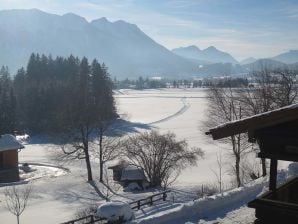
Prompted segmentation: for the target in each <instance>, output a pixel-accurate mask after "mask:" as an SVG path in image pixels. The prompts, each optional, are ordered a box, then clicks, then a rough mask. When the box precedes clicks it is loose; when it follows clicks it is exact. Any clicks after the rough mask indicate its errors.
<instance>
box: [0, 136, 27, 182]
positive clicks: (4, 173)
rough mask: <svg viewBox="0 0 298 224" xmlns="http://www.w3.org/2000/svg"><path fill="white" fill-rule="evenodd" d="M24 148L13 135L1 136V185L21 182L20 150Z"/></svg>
mask: <svg viewBox="0 0 298 224" xmlns="http://www.w3.org/2000/svg"><path fill="white" fill-rule="evenodd" d="M22 148H24V146H23V145H22V144H20V143H19V142H18V141H17V140H16V138H15V137H14V136H13V135H9V134H5V135H1V136H0V183H4V182H13V181H18V180H19V167H18V166H19V159H18V150H19V149H22Z"/></svg>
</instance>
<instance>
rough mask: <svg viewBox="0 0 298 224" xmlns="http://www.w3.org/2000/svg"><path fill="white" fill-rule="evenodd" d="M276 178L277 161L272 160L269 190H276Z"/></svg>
mask: <svg viewBox="0 0 298 224" xmlns="http://www.w3.org/2000/svg"><path fill="white" fill-rule="evenodd" d="M276 177H277V159H271V160H270V181H269V190H270V191H274V190H276Z"/></svg>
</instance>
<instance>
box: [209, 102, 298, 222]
mask: <svg viewBox="0 0 298 224" xmlns="http://www.w3.org/2000/svg"><path fill="white" fill-rule="evenodd" d="M246 132H247V133H248V136H249V140H248V141H249V142H257V143H258V145H259V148H260V153H259V154H258V156H259V157H261V158H267V159H270V182H269V192H267V193H265V194H264V195H262V196H260V197H258V198H257V199H255V200H253V201H251V202H249V203H248V206H249V207H252V208H255V209H256V218H257V221H256V223H298V178H297V177H296V178H295V179H293V180H291V181H289V182H287V183H285V184H284V185H282V186H280V187H278V188H277V186H276V177H277V165H278V160H286V161H296V162H298V104H294V105H291V106H287V107H283V108H280V109H277V110H273V111H270V112H266V113H262V114H258V115H255V116H252V117H248V118H245V119H241V120H237V121H233V122H229V123H226V124H223V125H220V126H217V127H215V128H212V129H210V130H209V131H208V132H207V133H206V134H211V135H212V137H213V139H214V140H217V139H221V138H225V137H229V136H232V135H236V134H239V133H246Z"/></svg>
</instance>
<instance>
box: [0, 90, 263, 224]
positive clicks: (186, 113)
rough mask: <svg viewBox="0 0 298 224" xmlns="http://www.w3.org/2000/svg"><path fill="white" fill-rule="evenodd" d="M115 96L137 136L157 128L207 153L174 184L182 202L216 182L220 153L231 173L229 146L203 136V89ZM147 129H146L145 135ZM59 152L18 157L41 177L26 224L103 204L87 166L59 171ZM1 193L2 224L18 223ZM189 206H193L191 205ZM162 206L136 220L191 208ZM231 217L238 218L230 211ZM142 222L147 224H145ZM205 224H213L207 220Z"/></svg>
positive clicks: (125, 195)
mask: <svg viewBox="0 0 298 224" xmlns="http://www.w3.org/2000/svg"><path fill="white" fill-rule="evenodd" d="M115 97H116V102H117V107H118V111H119V113H120V114H121V116H122V117H123V118H126V119H128V120H129V121H131V122H135V123H136V124H143V126H136V129H138V130H139V131H144V130H147V129H157V130H159V131H160V132H167V131H171V132H174V133H175V134H176V136H177V138H178V139H186V140H187V142H188V143H189V145H190V146H196V147H200V148H202V149H203V150H204V152H205V156H204V159H201V160H199V161H198V164H197V166H195V167H191V168H188V169H186V170H184V171H183V172H182V173H181V175H180V176H179V178H178V180H177V182H176V183H175V185H174V188H175V189H176V190H177V192H179V191H180V192H184V193H185V197H184V196H183V194H180V196H179V197H184V198H182V200H181V202H183V200H184V202H185V201H186V200H189V199H190V200H191V199H192V198H191V197H190V195H192V194H194V193H193V192H194V191H196V190H199V189H201V185H202V184H208V183H211V184H214V183H215V182H216V177H215V174H214V171H213V170H216V168H217V164H216V154H217V152H219V150H222V152H223V153H224V161H225V167H224V169H225V170H226V171H227V170H229V169H230V167H231V165H232V164H231V161H232V160H231V157H230V156H229V153H227V152H228V151H227V150H226V147H227V146H225V145H222V144H219V143H218V142H215V141H212V140H211V139H210V137H209V136H206V135H205V134H204V133H205V132H206V131H207V129H206V128H205V127H204V124H203V121H204V120H205V119H206V118H207V116H208V114H207V111H206V109H207V99H206V98H205V90H204V89H190V90H189V89H187V90H183V89H178V90H172V89H167V90H146V91H135V90H120V91H117V93H116V94H115ZM143 127H146V128H147V129H143V130H142V128H143ZM55 148H56V146H54V145H51V144H48V143H42V142H40V141H36V140H33V141H32V142H31V143H30V144H27V145H26V148H25V149H23V150H22V151H21V152H20V153H19V159H20V162H23V163H25V162H27V163H35V166H36V167H33V168H36V169H37V170H38V172H36V175H35V176H38V178H35V180H34V181H31V182H32V185H33V189H34V191H33V192H34V194H33V196H32V200H31V201H30V205H29V207H28V208H27V209H26V210H25V212H24V213H23V214H22V216H21V223H23V224H32V223H43V224H51V223H61V222H64V221H68V220H70V219H73V218H74V217H73V215H74V213H75V212H76V211H77V209H79V208H84V207H87V206H90V205H93V204H98V203H100V201H101V200H102V197H101V196H102V195H101V194H104V192H105V191H104V187H103V186H102V185H100V184H99V183H98V182H97V181H95V185H96V186H97V187H94V186H92V185H91V184H89V183H87V182H86V171H85V164H84V162H83V161H77V162H73V163H71V164H64V165H63V167H64V168H67V170H65V169H59V167H56V165H57V164H55V161H53V160H51V157H50V152H51V151H53V150H54V149H55ZM251 158H253V155H251ZM97 168H98V166H97V165H96V164H95V163H93V171H94V176H95V179H97V178H98V172H97V170H96V169H97ZM230 178H231V177H230V176H229V175H228V172H225V174H224V182H225V183H226V184H228V183H229V182H230ZM33 179H34V176H33ZM254 189H255V188H254ZM3 190H4V187H0V223H1V224H2V223H5V224H6V223H14V222H15V217H14V216H13V215H11V214H10V213H9V212H8V211H7V210H6V209H5V208H4V196H3V193H2V192H3ZM258 190H259V189H258ZM152 193H153V192H145V193H135V194H134V193H129V192H122V191H121V190H120V191H119V192H117V195H116V196H115V197H114V199H121V200H126V201H132V200H136V199H138V198H143V197H145V196H146V195H150V194H152ZM254 193H257V191H255V192H254ZM181 195H182V196H181ZM189 197H190V198H189ZM180 199H181V198H180ZM189 203H190V204H191V202H189ZM200 203H201V204H200ZM200 203H195V206H199V207H200V206H201V207H204V204H202V202H200ZM243 203H245V202H243V201H242V204H241V203H240V202H239V206H241V205H243ZM190 204H189V205H190ZM159 206H160V207H159V208H156V209H155V210H152V209H153V208H154V207H153V208H151V210H150V209H149V210H148V211H147V213H146V214H141V213H138V215H137V218H138V217H139V219H141V218H142V217H143V218H144V217H149V216H150V215H156V214H158V212H159V211H165V210H171V209H172V210H173V209H174V210H175V209H178V210H179V209H187V205H186V206H184V205H181V204H174V205H173V204H164V205H162V204H161V205H159ZM181 206H182V207H183V208H182V207H181ZM240 209H242V210H241V211H242V212H246V211H248V212H249V213H250V214H252V211H251V210H250V209H248V208H246V207H244V208H240ZM161 214H162V213H161ZM229 216H230V217H233V216H235V215H234V213H233V212H232V213H231V214H229ZM196 217H197V218H195V222H196V223H198V222H199V218H198V216H196ZM180 221H181V222H178V221H177V222H176V223H184V221H185V220H184V219H181V220H180ZM192 221H193V220H192ZM144 223H146V222H145V221H144ZM147 223H150V222H147ZM151 223H155V222H151ZM169 223H172V222H169ZM202 223H209V222H208V220H206V222H205V221H204V222H203V221H202ZM231 223H233V222H231ZM239 223H241V222H239Z"/></svg>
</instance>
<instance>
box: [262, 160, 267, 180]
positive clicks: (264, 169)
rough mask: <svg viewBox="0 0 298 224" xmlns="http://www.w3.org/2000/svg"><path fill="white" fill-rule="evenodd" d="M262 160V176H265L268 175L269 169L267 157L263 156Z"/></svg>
mask: <svg viewBox="0 0 298 224" xmlns="http://www.w3.org/2000/svg"><path fill="white" fill-rule="evenodd" d="M261 162H262V176H263V177H265V176H266V175H267V170H266V159H265V158H261Z"/></svg>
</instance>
